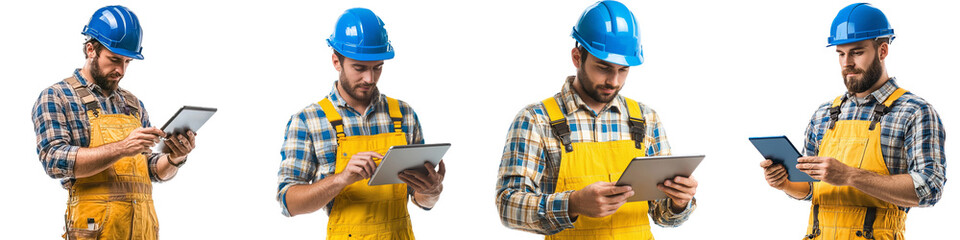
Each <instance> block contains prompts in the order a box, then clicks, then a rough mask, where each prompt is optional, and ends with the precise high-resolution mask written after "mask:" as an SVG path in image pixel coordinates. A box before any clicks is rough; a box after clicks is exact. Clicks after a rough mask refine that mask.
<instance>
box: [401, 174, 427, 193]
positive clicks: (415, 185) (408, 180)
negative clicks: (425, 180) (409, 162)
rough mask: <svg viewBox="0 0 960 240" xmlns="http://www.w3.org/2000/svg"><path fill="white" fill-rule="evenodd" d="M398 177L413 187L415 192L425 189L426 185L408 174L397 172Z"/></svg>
mask: <svg viewBox="0 0 960 240" xmlns="http://www.w3.org/2000/svg"><path fill="white" fill-rule="evenodd" d="M397 177H398V178H400V181H403V182H404V183H406V184H407V186H410V187H411V188H413V191H414V192H419V191H422V190H423V189H424V186H423V185H422V184H421V183H420V182H417V181H416V180H414V179H411V177H410V176H408V175H406V174H403V173H399V174H397Z"/></svg>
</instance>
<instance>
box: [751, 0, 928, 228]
mask: <svg viewBox="0 0 960 240" xmlns="http://www.w3.org/2000/svg"><path fill="white" fill-rule="evenodd" d="M893 39H894V32H893V28H891V27H890V24H889V23H888V22H887V18H886V16H885V15H884V14H883V12H881V11H880V10H879V9H877V8H874V7H873V6H871V5H870V4H866V3H856V4H851V5H849V6H847V7H845V8H843V9H842V10H840V13H839V14H837V16H836V18H834V20H833V24H832V25H831V26H830V37H829V38H828V44H829V45H828V46H836V52H837V54H838V55H839V60H840V70H841V74H842V77H843V82H844V84H845V85H846V87H847V92H846V93H844V94H843V95H842V96H839V97H837V98H836V99H834V100H833V101H830V102H827V103H824V104H822V105H820V108H819V109H817V111H816V112H815V113H814V114H813V117H812V118H811V120H810V124H809V125H808V126H807V130H806V134H805V135H806V140H805V144H804V146H805V148H804V152H805V153H804V155H805V156H807V157H801V158H799V159H797V162H798V163H797V165H796V167H797V169H799V170H800V171H803V172H804V173H807V174H809V175H810V176H811V177H812V178H814V179H816V180H820V181H819V182H813V183H805V182H791V181H790V180H788V179H787V174H786V173H785V171H784V166H782V165H779V164H773V162H772V161H770V160H765V161H763V162H761V167H763V168H764V174H765V178H766V180H767V182H768V183H769V184H770V186H772V187H774V188H776V189H780V190H783V191H784V192H786V193H787V195H789V196H791V197H793V198H796V199H802V200H811V201H812V203H813V204H812V206H811V214H810V218H809V219H810V220H809V225H808V227H807V238H809V239H853V238H860V237H862V238H866V239H903V237H904V235H903V232H904V230H905V225H904V224H905V220H906V216H907V212H908V211H909V210H910V208H911V207H930V206H933V205H934V204H936V203H937V201H939V200H940V196H941V193H942V192H941V190H942V188H943V184H944V182H945V181H946V178H945V176H944V173H945V172H946V169H945V165H946V159H945V157H944V153H943V151H944V149H943V146H944V145H943V143H944V138H945V132H944V129H943V125H942V124H941V122H940V117H939V116H938V114H937V112H936V111H935V110H934V109H933V107H932V106H931V105H930V104H929V103H927V102H926V101H925V100H923V99H922V98H920V97H918V96H916V95H914V94H912V93H910V92H908V91H906V90H904V89H902V88H900V87H899V86H898V85H897V83H896V81H895V78H891V77H888V76H887V72H886V66H885V63H886V62H885V60H886V57H887V54H889V52H890V43H891V41H892V40H893Z"/></svg>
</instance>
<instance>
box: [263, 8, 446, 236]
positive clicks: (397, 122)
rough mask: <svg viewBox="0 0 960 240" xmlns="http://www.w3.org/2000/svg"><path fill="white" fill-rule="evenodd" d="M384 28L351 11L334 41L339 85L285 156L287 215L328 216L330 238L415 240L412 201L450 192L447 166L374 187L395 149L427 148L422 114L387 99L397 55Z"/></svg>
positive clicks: (290, 133) (305, 121)
mask: <svg viewBox="0 0 960 240" xmlns="http://www.w3.org/2000/svg"><path fill="white" fill-rule="evenodd" d="M383 26H384V24H383V22H382V21H381V20H380V18H379V17H377V15H375V14H374V13H373V12H372V11H370V10H369V9H365V8H353V9H349V10H347V11H346V12H344V13H343V15H341V16H340V18H339V19H338V20H337V24H336V28H335V29H334V33H333V34H332V35H331V36H330V38H329V39H327V43H328V44H329V45H330V46H331V47H332V48H333V50H334V53H333V54H332V55H331V60H332V62H333V67H334V68H335V69H336V70H337V71H339V72H340V77H339V80H338V81H336V82H334V83H333V89H332V90H331V91H330V93H329V94H327V96H326V98H324V99H323V100H321V101H319V102H317V103H313V104H310V105H309V106H307V107H306V108H304V109H303V110H301V111H300V112H299V113H296V114H294V115H293V116H291V117H290V121H289V123H287V131H286V137H285V139H284V143H283V148H282V149H281V152H280V155H281V158H282V161H281V162H280V171H279V172H278V175H279V188H278V190H277V201H279V202H280V205H281V207H282V209H283V214H284V215H286V216H294V215H298V214H304V213H310V212H314V211H316V210H318V209H320V208H323V209H324V210H326V211H327V214H328V215H329V217H330V218H329V221H328V223H327V228H326V229H327V239H347V238H358V239H413V231H412V229H411V223H410V215H409V214H408V213H407V201H408V200H407V199H408V197H409V196H410V195H412V196H413V202H414V204H416V205H417V206H420V207H421V208H423V209H425V210H430V209H431V208H433V206H434V205H435V204H436V202H437V200H438V199H439V197H440V192H442V191H443V184H442V181H443V176H444V172H445V170H444V164H443V162H440V164H439V170H437V171H434V166H433V165H431V164H429V163H425V164H424V167H425V168H426V170H427V171H426V174H424V173H421V172H419V171H415V170H406V171H403V172H402V173H400V174H399V177H400V179H401V180H403V181H404V182H406V184H389V185H377V186H369V185H367V181H366V180H365V179H368V178H370V177H371V175H373V173H374V170H375V169H376V168H377V165H378V164H379V162H380V160H381V158H383V156H382V155H383V154H384V153H386V151H387V149H389V148H390V147H391V146H396V145H406V144H422V143H423V137H422V135H421V132H420V123H419V121H418V120H417V115H416V113H415V112H414V111H413V108H411V107H410V106H409V105H407V104H406V103H404V102H402V101H399V100H396V99H393V98H389V97H387V96H386V95H383V94H380V92H379V90H378V89H377V82H378V81H379V78H380V73H381V71H382V70H383V64H384V60H387V59H391V58H393V56H394V52H393V47H392V46H391V45H390V42H389V40H388V38H387V32H386V30H385V29H384V28H383Z"/></svg>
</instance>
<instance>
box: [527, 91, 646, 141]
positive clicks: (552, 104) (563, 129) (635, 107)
mask: <svg viewBox="0 0 960 240" xmlns="http://www.w3.org/2000/svg"><path fill="white" fill-rule="evenodd" d="M623 100H624V104H626V105H627V113H628V114H627V116H628V118H629V121H628V122H627V126H628V127H630V135H631V137H632V138H633V140H634V147H636V148H637V149H643V139H644V135H645V134H646V128H647V124H646V121H645V120H643V112H642V111H640V104H637V101H634V100H633V99H630V98H626V97H625V98H623ZM541 102H542V103H543V108H544V109H546V110H547V117H549V118H550V128H551V129H553V134H554V135H555V136H556V137H557V138H558V139H560V143H562V144H563V149H564V150H565V151H566V152H571V151H573V147H572V146H571V142H570V125H569V124H567V118H566V117H565V116H564V114H563V111H562V110H560V105H558V104H557V99H554V98H553V97H549V98H547V99H544V100H543V101H541Z"/></svg>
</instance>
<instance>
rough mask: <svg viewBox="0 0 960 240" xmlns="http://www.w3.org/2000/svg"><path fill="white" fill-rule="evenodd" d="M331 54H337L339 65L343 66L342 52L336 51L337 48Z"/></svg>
mask: <svg viewBox="0 0 960 240" xmlns="http://www.w3.org/2000/svg"><path fill="white" fill-rule="evenodd" d="M333 54H334V55H337V59H339V60H340V67H343V58H344V56H343V54H340V52H337V50H333Z"/></svg>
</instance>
